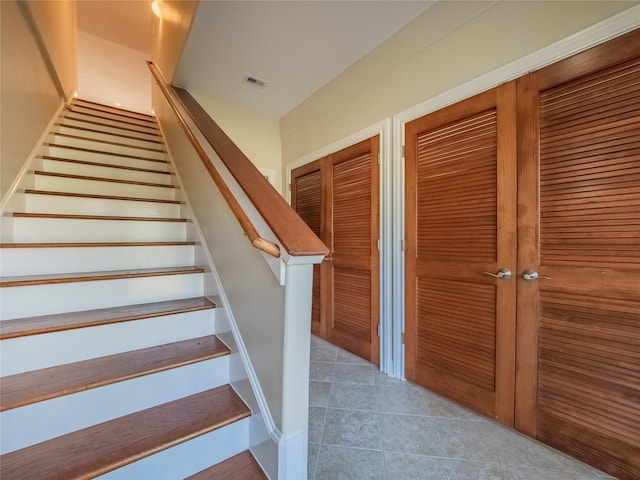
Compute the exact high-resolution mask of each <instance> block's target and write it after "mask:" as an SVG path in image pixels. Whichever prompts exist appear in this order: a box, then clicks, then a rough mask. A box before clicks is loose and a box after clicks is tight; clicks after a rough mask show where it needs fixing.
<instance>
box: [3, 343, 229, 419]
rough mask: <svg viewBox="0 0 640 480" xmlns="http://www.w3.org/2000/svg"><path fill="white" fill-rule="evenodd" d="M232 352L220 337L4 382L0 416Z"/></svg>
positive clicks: (95, 360)
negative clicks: (3, 413) (54, 399)
mask: <svg viewBox="0 0 640 480" xmlns="http://www.w3.org/2000/svg"><path fill="white" fill-rule="evenodd" d="M229 353H231V351H230V350H229V347H227V346H226V345H225V344H224V343H223V342H222V341H221V340H220V339H219V338H218V337H216V336H215V335H209V336H206V337H199V338H193V339H189V340H182V341H179V342H174V343H168V344H165V345H158V346H154V347H148V348H143V349H139V350H132V351H129V352H124V353H118V354H113V355H107V356H104V357H99V358H92V359H89V360H84V361H80V362H73V363H67V364H65V365H58V366H54V367H50V368H43V369H40V370H33V371H30V372H25V373H18V374H15V375H9V376H6V377H3V378H2V390H1V391H0V412H1V411H5V410H11V409H13V408H18V407H22V406H25V405H30V404H32V403H38V402H42V401H45V400H50V399H52V398H57V397H62V396H64V395H71V394H73V393H77V392H82V391H85V390H90V389H93V388H98V387H103V386H105V385H110V384H112V383H117V382H123V381H125V380H131V379H133V378H137V377H142V376H144V375H151V374H153V373H158V372H163V371H165V370H170V369H173V368H178V367H182V366H185V365H190V364H193V363H197V362H203V361H205V360H211V359H213V358H218V357H221V356H224V355H229Z"/></svg>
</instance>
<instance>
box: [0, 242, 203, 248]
mask: <svg viewBox="0 0 640 480" xmlns="http://www.w3.org/2000/svg"><path fill="white" fill-rule="evenodd" d="M195 244H196V242H31V243H0V248H69V247H72V248H75V247H87V248H91V247H170V246H192V245H195Z"/></svg>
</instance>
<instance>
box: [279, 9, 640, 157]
mask: <svg viewBox="0 0 640 480" xmlns="http://www.w3.org/2000/svg"><path fill="white" fill-rule="evenodd" d="M637 3H638V2H637V1H608V0H605V1H560V0H556V1H548V2H547V1H544V2H543V1H518V2H514V1H499V2H492V1H444V2H438V3H436V5H434V6H433V7H431V8H429V9H428V10H427V11H426V12H425V13H423V14H422V15H420V16H418V17H417V18H416V19H415V20H413V21H412V22H410V23H409V24H408V25H407V26H406V27H404V28H402V29H401V30H399V31H398V32H397V33H396V34H394V35H393V36H391V37H390V38H389V39H387V40H386V41H385V42H383V43H382V44H381V45H380V46H379V47H377V48H376V49H374V50H373V51H371V52H370V53H369V54H368V55H366V56H364V57H363V58H362V59H360V60H359V61H357V62H356V63H355V64H353V65H352V66H351V67H349V68H348V69H347V70H345V71H344V72H343V73H342V74H341V75H339V76H338V77H336V78H335V79H334V80H332V81H331V82H329V83H328V84H327V85H325V86H324V87H322V88H321V89H319V90H318V91H317V92H316V93H314V94H313V95H311V96H310V97H309V98H307V99H306V100H305V101H304V102H302V103H301V104H300V105H298V106H297V107H296V108H294V109H293V110H291V111H290V112H289V113H288V114H287V115H285V116H284V117H283V118H282V119H281V122H280V127H281V135H282V154H283V164H285V165H286V164H287V163H289V162H292V161H294V160H296V159H298V158H301V157H303V156H305V155H307V154H309V153H311V152H314V151H316V150H319V149H320V148H322V147H324V146H326V145H330V144H332V143H334V142H336V141H339V140H340V139H342V138H345V137H347V136H349V135H351V134H353V133H355V132H358V131H360V130H362V129H364V128H367V127H369V126H370V125H373V124H375V123H376V122H379V121H381V120H383V119H385V118H389V117H391V116H393V115H395V114H398V113H400V112H402V111H404V110H406V109H409V108H411V107H413V106H415V105H417V104H419V103H422V102H425V101H427V100H429V99H431V98H433V97H435V96H437V95H439V94H442V93H444V92H447V91H449V90H451V89H453V88H455V87H457V86H459V85H461V84H464V83H465V82H469V81H471V80H473V79H475V78H477V77H479V76H481V75H483V74H485V73H487V72H490V71H492V70H495V69H497V68H499V67H501V66H503V65H506V64H508V63H510V62H513V61H515V60H516V59H519V58H521V57H523V56H525V55H527V54H529V53H532V52H534V51H536V50H539V49H541V48H543V47H545V46H548V45H550V44H552V43H554V42H557V41H559V40H561V39H563V38H566V37H568V36H570V35H572V34H575V33H577V32H579V31H580V30H582V29H585V28H587V27H589V26H590V25H593V24H595V23H598V22H600V21H602V20H604V19H606V18H608V17H611V16H613V15H615V14H617V13H619V12H621V11H623V10H625V9H628V8H629V7H631V6H633V5H634V4H637ZM505 80H506V79H505Z"/></svg>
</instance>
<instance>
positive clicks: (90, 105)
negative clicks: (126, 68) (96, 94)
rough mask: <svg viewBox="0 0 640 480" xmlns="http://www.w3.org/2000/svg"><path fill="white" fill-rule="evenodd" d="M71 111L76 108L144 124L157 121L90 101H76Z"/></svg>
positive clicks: (131, 111) (143, 115)
mask: <svg viewBox="0 0 640 480" xmlns="http://www.w3.org/2000/svg"><path fill="white" fill-rule="evenodd" d="M69 107H70V108H69V110H70V111H72V112H73V111H74V107H80V108H86V109H90V110H93V111H95V112H99V113H106V114H109V115H118V116H120V117H125V118H130V119H133V120H140V121H142V122H148V123H153V124H155V123H156V119H155V118H154V117H153V116H152V115H149V114H146V113H141V112H134V111H133V110H127V109H125V108H119V107H111V106H110V105H102V104H100V103H95V102H91V101H89V100H76V101H74V102H73V103H72V104H71V105H70V106H69Z"/></svg>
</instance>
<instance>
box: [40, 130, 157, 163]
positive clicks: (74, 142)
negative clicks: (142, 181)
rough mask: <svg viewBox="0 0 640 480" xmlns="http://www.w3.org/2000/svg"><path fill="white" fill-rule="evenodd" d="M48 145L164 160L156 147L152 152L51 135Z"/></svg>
mask: <svg viewBox="0 0 640 480" xmlns="http://www.w3.org/2000/svg"><path fill="white" fill-rule="evenodd" d="M49 143H54V144H56V145H68V146H71V147H77V148H87V149H90V150H99V151H101V152H110V153H120V154H123V155H131V156H134V157H145V158H155V159H156V160H164V158H165V157H164V155H165V154H164V153H163V152H157V151H155V150H158V148H157V147H156V148H155V149H154V150H146V149H142V148H137V147H129V146H125V145H114V144H111V143H105V142H100V141H96V140H92V139H84V138H72V137H66V136H63V135H52V136H50V138H49Z"/></svg>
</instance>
